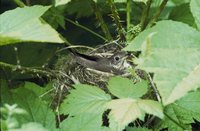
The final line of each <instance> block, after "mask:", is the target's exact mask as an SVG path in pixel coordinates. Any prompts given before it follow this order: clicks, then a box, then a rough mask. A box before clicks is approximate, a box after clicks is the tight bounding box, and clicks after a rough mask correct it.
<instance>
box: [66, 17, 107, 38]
mask: <svg viewBox="0 0 200 131" xmlns="http://www.w3.org/2000/svg"><path fill="white" fill-rule="evenodd" d="M65 20H66V21H68V22H70V23H72V24H74V25H76V26H78V27H80V28H82V29H84V30H86V31H88V32H90V33H92V34H93V35H95V36H97V37H99V38H101V39H103V40H105V41H106V40H107V39H106V38H104V37H103V36H101V35H99V34H97V33H96V32H94V31H92V30H90V29H89V28H87V27H85V26H83V25H81V24H79V23H77V22H74V21H72V20H70V19H68V18H65Z"/></svg>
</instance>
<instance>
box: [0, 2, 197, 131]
mask: <svg viewBox="0 0 200 131" xmlns="http://www.w3.org/2000/svg"><path fill="white" fill-rule="evenodd" d="M109 1H110V0H108V1H105V0H101V1H91V0H71V1H68V0H57V1H54V0H51V1H49V0H34V1H32V0H23V2H24V3H25V4H26V5H29V6H33V5H43V6H45V7H44V8H43V7H42V6H41V7H37V8H38V9H37V10H38V11H39V12H40V11H41V15H42V17H41V18H40V15H38V16H37V17H36V19H37V20H38V21H39V22H41V21H42V22H41V28H39V29H42V28H43V27H44V25H45V24H49V25H50V26H48V25H47V26H48V27H49V28H48V29H47V30H44V33H45V35H47V38H48V39H45V37H44V36H43V35H38V36H37V35H36V37H34V36H35V34H40V33H42V32H43V31H40V30H39V29H38V32H37V33H35V34H34V32H35V29H37V28H34V26H33V28H30V29H29V30H23V29H24V28H25V26H24V25H25V24H26V23H25V22H26V21H23V20H21V21H20V19H21V18H23V17H24V16H27V17H30V18H29V19H30V22H33V21H34V22H35V19H31V18H33V16H34V15H35V13H33V16H31V15H29V14H27V13H24V14H23V12H17V10H15V9H16V8H17V7H18V6H20V5H21V4H19V3H18V4H16V3H17V2H20V0H13V1H12V0H10V1H7V0H2V1H1V10H0V12H1V19H0V21H1V25H0V26H1V31H0V40H1V41H0V42H1V43H0V45H1V46H0V62H1V64H0V78H1V130H41V131H44V130H72V131H74V130H83V131H84V130H87V131H88V130H93V129H96V130H123V129H125V128H126V130H128V131H131V130H161V129H168V130H172V131H173V130H176V131H177V130H186V129H187V130H198V128H199V121H200V112H199V111H200V92H199V89H198V88H199V87H200V83H199V82H200V59H199V58H200V44H199V43H200V32H199V30H200V21H199V20H200V3H199V1H198V0H149V1H151V6H150V7H149V9H150V10H149V14H148V15H147V17H145V13H147V12H145V11H144V10H146V9H147V8H148V5H149V3H148V2H149V1H147V0H116V1H114V4H115V6H116V8H117V12H118V17H119V18H120V21H117V22H120V24H121V26H122V27H123V29H124V30H125V32H123V33H124V34H125V36H126V38H127V39H126V41H125V43H126V47H125V48H124V50H127V51H130V52H133V53H135V52H137V51H141V55H140V56H139V57H138V59H136V60H134V62H135V63H137V64H138V66H137V68H139V69H143V70H145V71H146V72H147V73H148V72H150V73H154V77H153V82H155V84H156V86H157V90H158V92H159V94H160V97H161V100H158V102H157V101H153V100H146V99H142V98H141V97H142V96H143V95H144V94H145V93H146V92H147V91H148V90H149V88H150V86H148V84H147V83H151V82H152V81H151V80H147V81H146V82H141V83H138V84H133V83H132V82H131V81H130V80H128V79H125V78H121V77H114V78H112V79H110V80H109V82H108V89H109V91H110V93H111V94H112V95H114V96H115V97H116V98H117V99H112V97H111V96H110V95H109V94H106V93H105V92H103V91H102V90H100V89H99V88H98V87H91V86H89V85H75V89H73V90H72V91H71V94H70V95H68V96H67V98H66V99H65V100H64V102H63V103H62V105H61V107H60V109H56V110H52V109H51V108H50V106H49V103H51V101H52V99H53V98H54V96H53V94H51V93H48V92H49V91H50V92H51V91H52V90H54V89H53V88H52V87H53V82H52V79H50V78H49V77H46V74H45V75H41V74H39V75H37V74H34V73H27V72H25V73H24V72H23V70H19V69H18V68H19V66H20V67H25V68H22V69H26V68H28V69H42V70H43V69H44V70H45V71H47V72H48V71H49V70H51V69H52V68H53V66H54V64H55V61H56V60H57V59H58V58H59V56H58V55H55V54H56V53H57V51H58V50H59V49H61V48H64V47H65V46H66V45H65V44H61V43H64V41H63V39H61V38H60V37H59V36H58V34H60V36H62V37H63V38H65V39H66V40H67V41H68V42H69V43H71V44H72V45H85V46H89V47H96V46H97V45H103V44H104V43H105V39H107V40H108V41H112V40H116V39H118V38H120V37H119V36H120V33H122V32H120V29H119V26H118V25H117V22H116V21H114V20H116V18H115V19H114V20H113V17H114V13H113V11H116V10H114V9H113V8H111V5H112V4H109ZM138 1H139V2H138ZM165 1H166V2H167V3H166V5H164V8H163V9H162V8H161V7H162V4H163V3H164V2H165ZM63 2H64V3H63ZM91 2H92V3H93V4H91ZM111 3H112V1H111ZM130 3H131V4H130ZM59 4H60V5H59ZM94 4H95V5H96V6H98V8H99V10H100V15H101V16H102V18H103V20H104V22H105V23H106V26H107V28H108V30H109V33H110V35H109V34H108V32H107V34H106V33H105V32H106V31H105V28H104V30H103V29H102V25H103V24H102V21H101V19H100V17H98V16H99V15H98V16H95V15H96V14H95V13H97V14H98V11H97V10H95V11H94ZM49 5H58V6H56V7H54V6H52V7H47V6H49ZM83 5H84V6H83ZM130 5H131V6H130ZM9 10H12V11H13V12H14V13H16V14H14V13H13V14H14V15H13V16H12V17H9V16H8V17H7V18H5V17H4V16H3V15H4V13H5V12H7V11H9ZM33 10H34V9H33ZM42 10H47V11H43V12H42ZM27 11H28V9H27ZM129 11H130V12H129ZM21 13H22V14H23V15H21ZM30 14H32V13H31V12H30ZM144 17H145V19H144ZM4 20H5V21H4ZM37 20H36V21H37ZM143 20H145V22H144V23H143ZM73 21H74V22H75V21H78V24H77V23H73ZM17 22H19V23H18V25H16V28H17V27H18V30H17V31H22V32H25V33H22V37H21V38H20V39H19V42H16V41H15V40H13V39H15V38H16V36H17V35H18V34H17V35H16V34H14V37H13V34H12V33H10V32H9V31H11V32H12V31H13V30H14V28H12V29H11V30H9V28H7V27H8V26H7V25H6V23H13V24H15V23H17ZM155 22H157V23H156V24H155ZM23 23H24V24H23ZM20 24H21V25H20ZM32 24H33V23H32ZM141 24H144V25H143V26H141ZM154 24H155V25H154ZM80 25H81V26H80ZM153 25H154V26H153ZM151 26H153V27H152V28H150V27H151ZM14 27H15V26H14ZM19 27H20V28H19ZM30 27H31V26H30ZM85 28H87V29H89V31H88V30H87V29H85ZM4 29H5V30H4ZM45 29H46V28H45ZM36 31H37V30H36ZM51 31H52V32H53V33H52V34H49V32H51ZM9 33H10V34H9ZM94 33H97V34H99V35H101V36H102V37H103V38H102V37H99V36H98V35H96V34H94ZM29 34H32V35H29ZM10 35H11V36H12V37H11V38H10ZM15 35H16V36H15ZM110 36H112V39H111V37H110ZM5 37H6V38H5ZM7 37H9V38H7ZM29 37H30V38H31V39H28V40H27V38H29ZM132 38H133V39H132ZM38 39H39V40H38ZM16 49H17V50H16ZM5 63H6V64H11V67H12V68H10V65H9V66H6V65H5ZM120 83H124V84H122V85H123V86H118V85H120ZM127 83H128V84H127ZM135 88H136V89H135ZM137 88H138V89H137ZM125 91H127V92H125ZM121 105H123V106H121ZM107 109H110V113H108V114H107V119H109V124H105V123H102V114H103V113H105V111H106V110H107ZM128 109H129V110H128ZM145 113H147V114H152V115H154V116H157V117H156V118H155V117H152V119H153V122H152V121H150V124H148V122H149V121H147V120H146V117H149V116H148V115H146V117H145ZM60 114H65V117H63V118H62V116H60ZM66 116H68V117H67V119H65V118H66ZM158 117H159V118H158ZM137 118H138V119H137ZM136 119H137V120H136ZM59 120H61V121H59ZM62 120H63V121H62ZM135 120H136V122H133V121H135ZM137 121H138V123H139V124H138V123H137ZM141 121H144V123H142V122H141ZM140 122H141V123H140ZM102 125H103V126H102ZM58 127H60V128H58Z"/></svg>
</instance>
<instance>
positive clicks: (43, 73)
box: [0, 62, 56, 78]
mask: <svg viewBox="0 0 200 131" xmlns="http://www.w3.org/2000/svg"><path fill="white" fill-rule="evenodd" d="M0 69H2V70H4V69H7V70H10V71H17V72H20V73H21V74H33V75H37V76H44V77H49V78H55V77H56V75H55V74H54V73H53V72H50V71H46V70H41V69H34V68H30V67H22V66H19V65H12V64H8V63H4V62H0Z"/></svg>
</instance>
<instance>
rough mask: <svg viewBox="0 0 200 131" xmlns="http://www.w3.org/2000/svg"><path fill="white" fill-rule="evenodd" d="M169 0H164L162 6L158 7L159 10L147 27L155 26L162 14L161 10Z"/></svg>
mask: <svg viewBox="0 0 200 131" xmlns="http://www.w3.org/2000/svg"><path fill="white" fill-rule="evenodd" d="M167 2H168V0H163V1H162V3H161V5H160V7H159V8H158V10H157V12H156V13H155V15H154V16H153V18H152V20H151V21H150V22H149V24H148V26H147V27H151V26H153V24H154V23H155V22H156V21H157V20H158V17H159V16H160V14H161V12H162V11H163V9H164V7H165V5H166V4H167Z"/></svg>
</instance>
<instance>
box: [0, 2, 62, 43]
mask: <svg viewBox="0 0 200 131" xmlns="http://www.w3.org/2000/svg"><path fill="white" fill-rule="evenodd" d="M49 8H50V7H49V6H39V5H36V6H32V7H24V8H16V9H14V10H9V11H6V12H4V13H3V14H1V15H0V19H1V21H0V26H1V28H0V45H6V44H13V43H18V42H27V41H29V42H54V43H63V42H64V41H63V40H62V39H61V38H60V37H59V34H58V33H57V32H56V31H55V30H54V29H53V28H52V27H51V26H49V25H48V24H47V23H46V22H45V21H43V20H42V19H41V18H40V16H41V15H43V14H44V13H45V12H46V11H47V10H48V9H49Z"/></svg>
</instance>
